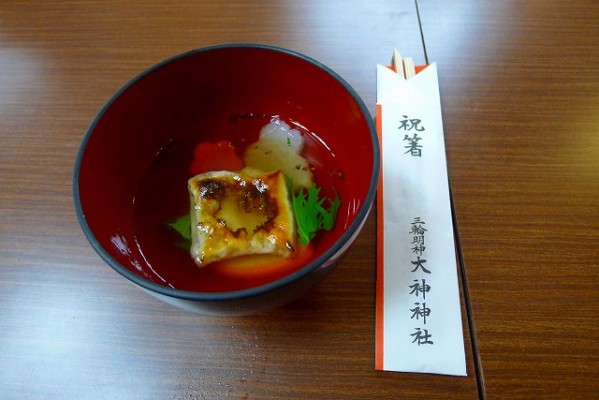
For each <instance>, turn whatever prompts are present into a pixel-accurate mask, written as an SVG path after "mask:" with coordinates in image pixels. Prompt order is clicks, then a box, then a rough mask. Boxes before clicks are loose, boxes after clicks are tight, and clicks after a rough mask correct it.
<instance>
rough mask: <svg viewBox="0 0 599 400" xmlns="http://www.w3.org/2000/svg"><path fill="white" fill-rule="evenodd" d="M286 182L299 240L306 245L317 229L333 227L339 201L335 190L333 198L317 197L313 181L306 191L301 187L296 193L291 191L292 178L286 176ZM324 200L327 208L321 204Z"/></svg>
mask: <svg viewBox="0 0 599 400" xmlns="http://www.w3.org/2000/svg"><path fill="white" fill-rule="evenodd" d="M287 184H288V186H289V191H290V192H291V202H292V205H293V213H294V214H295V221H296V222H297V233H298V236H299V240H300V243H301V244H302V245H304V246H307V245H308V244H309V243H310V241H311V240H312V239H313V238H314V236H316V232H317V231H319V230H326V231H330V230H331V229H333V225H334V224H335V220H336V218H337V211H339V206H340V205H341V201H340V200H339V195H338V194H337V192H335V199H334V200H331V199H329V198H328V197H323V198H319V197H318V196H319V194H320V188H319V187H317V186H316V185H315V184H314V183H313V184H312V186H310V188H309V189H308V190H307V192H305V191H304V188H301V189H300V190H299V192H298V193H297V194H294V192H293V180H292V179H291V178H289V177H287ZM325 200H326V201H328V203H329V207H328V208H325V207H324V206H323V205H324V202H325Z"/></svg>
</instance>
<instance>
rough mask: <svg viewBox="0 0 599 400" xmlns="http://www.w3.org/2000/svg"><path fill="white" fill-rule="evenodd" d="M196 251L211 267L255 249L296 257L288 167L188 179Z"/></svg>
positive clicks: (199, 261) (198, 258)
mask: <svg viewBox="0 0 599 400" xmlns="http://www.w3.org/2000/svg"><path fill="white" fill-rule="evenodd" d="M188 188H189V193H190V197H191V241H192V243H191V256H192V258H193V259H194V261H195V263H196V264H197V265H198V266H200V267H203V266H206V265H208V264H210V263H212V262H215V261H219V260H223V259H225V258H230V257H237V256H242V255H250V254H275V255H278V256H282V257H290V256H291V255H292V254H293V250H294V245H295V241H294V238H295V219H294V216H293V211H292V208H291V207H292V206H291V202H290V199H289V197H290V196H289V192H288V188H287V184H286V182H285V176H284V175H283V173H282V172H280V171H276V172H270V173H267V174H256V173H251V175H250V174H247V173H244V172H230V171H215V172H207V173H204V174H200V175H196V176H194V177H193V178H191V179H189V181H188Z"/></svg>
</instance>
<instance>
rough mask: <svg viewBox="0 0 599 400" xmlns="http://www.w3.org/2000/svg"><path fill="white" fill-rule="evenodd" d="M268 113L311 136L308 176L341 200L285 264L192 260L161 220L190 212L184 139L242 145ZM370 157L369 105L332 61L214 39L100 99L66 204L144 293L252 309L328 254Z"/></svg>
mask: <svg viewBox="0 0 599 400" xmlns="http://www.w3.org/2000/svg"><path fill="white" fill-rule="evenodd" d="M273 116H279V117H280V118H281V119H282V120H284V121H286V122H288V123H289V124H290V125H292V126H294V127H296V128H297V129H299V130H301V131H302V132H304V133H305V134H306V135H307V137H309V138H310V139H311V140H310V141H308V142H307V143H308V145H307V148H306V152H307V153H308V155H307V156H306V157H307V158H308V160H309V161H310V163H311V165H312V166H313V168H314V174H315V178H316V181H317V183H318V184H319V185H320V186H321V187H322V188H323V190H322V193H323V194H327V195H329V196H331V197H332V195H333V193H334V191H336V192H337V193H338V194H339V198H340V199H341V208H340V210H339V214H338V217H337V221H336V224H335V227H334V229H333V230H331V231H329V232H326V233H324V234H322V235H320V234H319V236H317V239H316V240H315V241H314V242H313V245H312V247H311V249H310V250H311V256H310V257H309V259H307V260H306V262H305V263H304V264H302V265H299V267H298V266H296V267H295V268H293V269H291V270H280V271H276V270H275V271H274V272H273V271H271V272H270V273H268V274H248V275H244V274H239V276H233V275H222V274H220V275H219V273H218V271H217V269H212V270H211V269H210V267H209V266H208V267H205V268H202V269H200V268H198V267H197V266H195V264H194V263H193V261H192V259H191V257H190V256H189V254H188V252H186V251H183V250H182V249H181V248H179V247H177V246H176V245H175V242H176V237H174V236H173V232H171V231H169V230H168V229H166V228H165V226H164V224H163V222H164V221H165V220H166V219H170V218H174V217H176V216H178V215H181V213H184V212H188V210H189V197H188V193H187V185H186V181H187V179H188V178H189V173H188V166H189V164H190V163H191V162H192V157H193V148H194V146H195V145H196V144H198V143H200V142H205V141H218V140H228V141H230V142H231V143H233V144H234V145H235V146H236V147H237V148H240V149H242V148H243V147H244V146H247V145H248V144H249V143H251V142H253V141H254V140H256V138H257V137H258V132H259V130H260V127H261V126H262V125H263V124H264V123H266V122H268V120H269V119H270V118H271V117H273ZM379 161H380V156H379V145H378V141H377V136H376V132H375V127H374V124H373V121H372V118H371V116H370V113H369V111H368V109H367V108H366V106H365V105H364V103H363V102H362V100H361V99H360V97H359V96H358V94H357V93H356V92H355V91H354V90H353V89H352V88H351V86H350V85H349V84H348V83H347V82H346V81H344V80H343V79H342V78H341V77H340V76H339V75H338V74H336V73H335V72H333V71H332V70H331V69H329V68H327V67H326V66H325V65H323V64H321V63H319V62H318V61H315V60H313V59H311V58H309V57H306V56H305V55H302V54H298V53H296V52H293V51H290V50H286V49H281V48H276V47H272V46H265V45H252V44H231V45H222V46H214V47H208V48H202V49H198V50H193V51H190V52H187V53H184V54H181V55H178V56H175V57H173V58H170V59H168V60H165V61H163V62H161V63H159V64H157V65H156V66H154V67H152V68H150V69H148V70H147V71H145V72H143V73H141V74H140V75H138V76H137V77H135V78H134V79H132V80H131V81H130V82H129V83H127V84H126V85H125V86H124V87H123V88H122V89H120V90H119V91H118V92H117V93H116V94H115V95H114V96H113V97H112V98H111V99H110V100H109V101H108V102H107V103H106V105H105V106H104V107H103V108H102V110H101V111H100V112H99V113H98V115H97V116H96V117H95V118H94V120H93V121H92V123H91V125H90V127H89V129H88V130H87V132H86V134H85V137H84V139H83V142H82V144H81V147H80V150H79V153H78V156H77V160H76V165H75V174H74V198H75V207H76V211H77V215H78V217H79V221H80V223H81V226H82V228H83V231H84V233H85V235H86V236H87V238H88V240H89V241H90V243H91V245H92V246H93V248H94V249H95V250H96V251H97V252H98V254H99V255H100V256H101V257H102V258H103V259H104V260H105V261H106V262H107V263H108V264H109V265H110V266H111V267H112V268H113V269H114V270H116V271H117V272H118V273H120V274H121V275H122V276H124V277H125V278H127V279H129V280H130V281H131V282H133V283H134V284H136V285H137V286H139V287H140V288H142V289H144V290H145V291H146V292H148V293H150V294H152V295H154V296H156V297H158V298H160V299H162V300H164V301H167V302H169V303H171V304H174V305H177V306H179V307H182V308H185V309H188V310H193V311H198V312H201V313H204V314H211V315H243V314H250V313H255V312H258V311H261V310H265V309H268V308H272V307H275V306H279V305H282V304H285V303H288V302H289V301H291V300H293V299H295V298H297V297H298V296H300V295H301V294H303V293H305V292H306V290H308V289H309V288H310V287H312V286H314V285H315V284H316V283H317V282H319V281H320V280H321V279H322V278H323V277H324V276H325V275H326V274H327V273H328V272H330V271H331V270H332V269H333V268H334V267H335V265H337V264H338V262H339V260H340V259H341V257H342V255H343V254H344V253H345V252H346V250H347V249H348V247H349V246H350V245H351V244H352V243H353V241H354V240H355V238H356V236H357V234H358V233H359V231H360V229H361V228H362V225H363V223H364V221H365V219H366V217H367V215H368V212H369V210H370V207H371V205H372V202H373V199H374V196H375V191H376V186H377V181H378V176H379ZM333 189H334V191H333ZM215 271H216V272H215Z"/></svg>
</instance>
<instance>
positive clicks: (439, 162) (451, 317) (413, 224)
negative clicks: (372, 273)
mask: <svg viewBox="0 0 599 400" xmlns="http://www.w3.org/2000/svg"><path fill="white" fill-rule="evenodd" d="M401 60H402V62H398V54H396V55H395V57H394V66H395V68H396V69H397V70H398V72H399V73H396V72H395V71H394V70H393V69H391V68H389V67H386V66H381V65H378V66H377V130H378V134H379V139H380V143H381V154H382V176H381V180H380V183H379V192H378V200H377V201H378V204H377V210H378V211H377V213H378V215H377V220H378V225H377V243H378V244H377V246H378V248H377V299H376V301H377V304H376V310H377V311H376V357H375V362H376V369H377V370H386V371H401V372H421V373H436V374H447V375H458V376H465V375H466V360H465V354H464V337H463V331H462V318H461V307H460V293H459V287H458V279H457V264H456V255H455V242H454V237H453V222H452V218H451V207H450V199H449V184H448V175H447V163H446V157H445V142H444V137H443V121H442V117H441V103H440V97H439V83H438V77H437V65H436V63H433V64H431V65H428V66H426V67H425V68H422V67H421V68H415V69H416V70H417V71H419V72H418V73H415V71H414V68H413V63H410V61H411V60H409V59H401ZM402 67H403V68H404V70H405V71H407V73H403V72H402V71H401V69H402ZM406 76H407V77H408V79H406Z"/></svg>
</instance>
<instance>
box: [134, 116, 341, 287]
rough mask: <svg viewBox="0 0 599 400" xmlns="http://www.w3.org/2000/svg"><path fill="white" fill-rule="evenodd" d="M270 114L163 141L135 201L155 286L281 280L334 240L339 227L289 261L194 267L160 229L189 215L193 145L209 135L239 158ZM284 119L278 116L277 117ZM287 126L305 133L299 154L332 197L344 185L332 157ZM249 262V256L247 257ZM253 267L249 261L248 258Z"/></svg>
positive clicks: (139, 236) (138, 233)
mask: <svg viewBox="0 0 599 400" xmlns="http://www.w3.org/2000/svg"><path fill="white" fill-rule="evenodd" d="M270 119H271V117H270V116H263V115H260V116H256V115H252V114H247V115H233V116H230V117H228V118H223V119H222V120H220V121H217V122H215V123H213V124H210V126H209V128H207V127H206V126H205V125H204V129H210V130H209V131H202V130H200V129H201V128H197V129H194V130H193V131H190V132H189V133H187V134H183V135H181V136H180V137H177V138H173V139H171V140H169V141H168V142H167V143H165V145H164V147H163V148H162V149H160V151H158V152H157V154H156V157H155V160H154V162H153V163H152V165H151V167H150V168H149V169H148V172H147V174H146V176H145V177H144V178H143V179H142V181H141V183H140V186H139V188H138V190H137V194H136V197H135V199H134V229H135V237H136V241H137V243H136V244H137V246H138V249H139V251H140V253H141V254H142V255H143V259H144V264H145V265H141V268H142V269H143V272H144V275H146V276H147V275H151V276H152V279H153V281H154V282H156V283H159V284H162V285H168V286H171V287H174V288H177V289H182V290H191V291H202V292H217V291H232V290H241V289H247V288H250V287H255V286H260V285H263V284H266V283H268V282H272V281H274V280H277V279H280V278H282V277H283V276H285V275H288V274H290V273H292V272H294V271H296V270H298V269H300V268H301V267H302V266H303V265H305V264H306V262H309V261H311V260H313V259H315V258H316V257H317V256H318V255H319V254H321V253H322V251H323V250H324V249H326V248H327V247H329V246H330V245H331V244H332V243H333V242H334V240H335V238H336V237H338V234H339V233H338V232H339V231H340V230H341V229H342V227H339V226H337V227H336V228H335V229H334V230H333V231H331V232H323V231H321V232H319V233H318V234H317V236H316V238H315V239H314V241H313V242H312V243H311V244H310V246H309V248H308V249H302V251H298V253H299V255H298V257H296V258H295V259H293V260H290V261H285V262H281V260H282V259H275V258H274V257H273V258H272V259H273V261H274V262H273V263H269V262H268V259H267V258H255V259H256V260H259V264H264V262H265V261H264V260H267V261H266V264H264V265H262V266H260V267H257V268H251V267H243V266H239V267H231V266H230V265H227V263H226V262H225V263H214V264H210V265H208V266H206V267H203V268H199V267H198V266H197V265H196V264H195V263H194V262H193V260H192V258H191V256H190V254H189V251H188V250H187V249H184V248H181V247H180V246H177V243H178V242H180V238H179V237H178V234H177V233H176V232H174V231H172V230H170V229H168V228H166V227H165V225H164V222H165V221H167V220H170V219H173V218H177V217H180V216H181V215H183V214H185V213H189V207H190V205H189V193H188V191H187V180H188V179H189V178H190V173H189V166H190V164H191V162H192V159H193V149H194V148H195V146H196V145H197V144H198V143H200V142H203V141H206V137H209V141H211V142H217V141H219V140H229V141H231V142H232V144H233V145H234V146H235V148H236V149H237V152H238V154H239V155H240V156H241V155H243V152H244V150H245V148H246V147H247V146H248V145H249V144H251V143H253V142H255V141H256V140H257V139H258V136H259V132H260V129H261V128H262V127H263V126H264V125H266V124H267V123H268V122H269V121H270ZM282 119H283V118H282ZM286 122H287V123H289V124H290V125H291V126H292V127H295V128H296V129H299V130H300V131H302V132H303V133H304V138H305V147H304V151H303V153H302V155H303V156H304V158H306V159H307V160H308V162H309V163H310V165H311V167H312V170H313V173H314V179H315V181H316V184H317V185H318V186H320V187H321V188H322V191H321V194H322V195H327V196H329V197H333V196H334V190H333V188H338V187H339V186H340V185H342V184H344V180H343V173H342V171H341V168H340V165H338V163H337V161H336V158H335V155H334V153H333V152H332V151H331V150H330V149H329V148H328V146H327V145H326V143H325V142H323V141H322V140H321V139H320V138H319V137H318V136H317V135H316V134H315V133H313V132H310V131H308V130H307V129H306V128H304V127H303V126H301V125H300V124H298V123H295V122H294V121H292V120H289V119H287V120H286ZM343 201H344V200H343V198H341V202H342V206H341V209H340V210H339V216H338V220H337V225H339V222H340V221H339V220H343V219H345V216H343V215H342V214H343V213H344V205H343ZM248 257H249V258H251V257H254V256H248ZM248 261H249V262H250V263H252V260H248Z"/></svg>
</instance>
